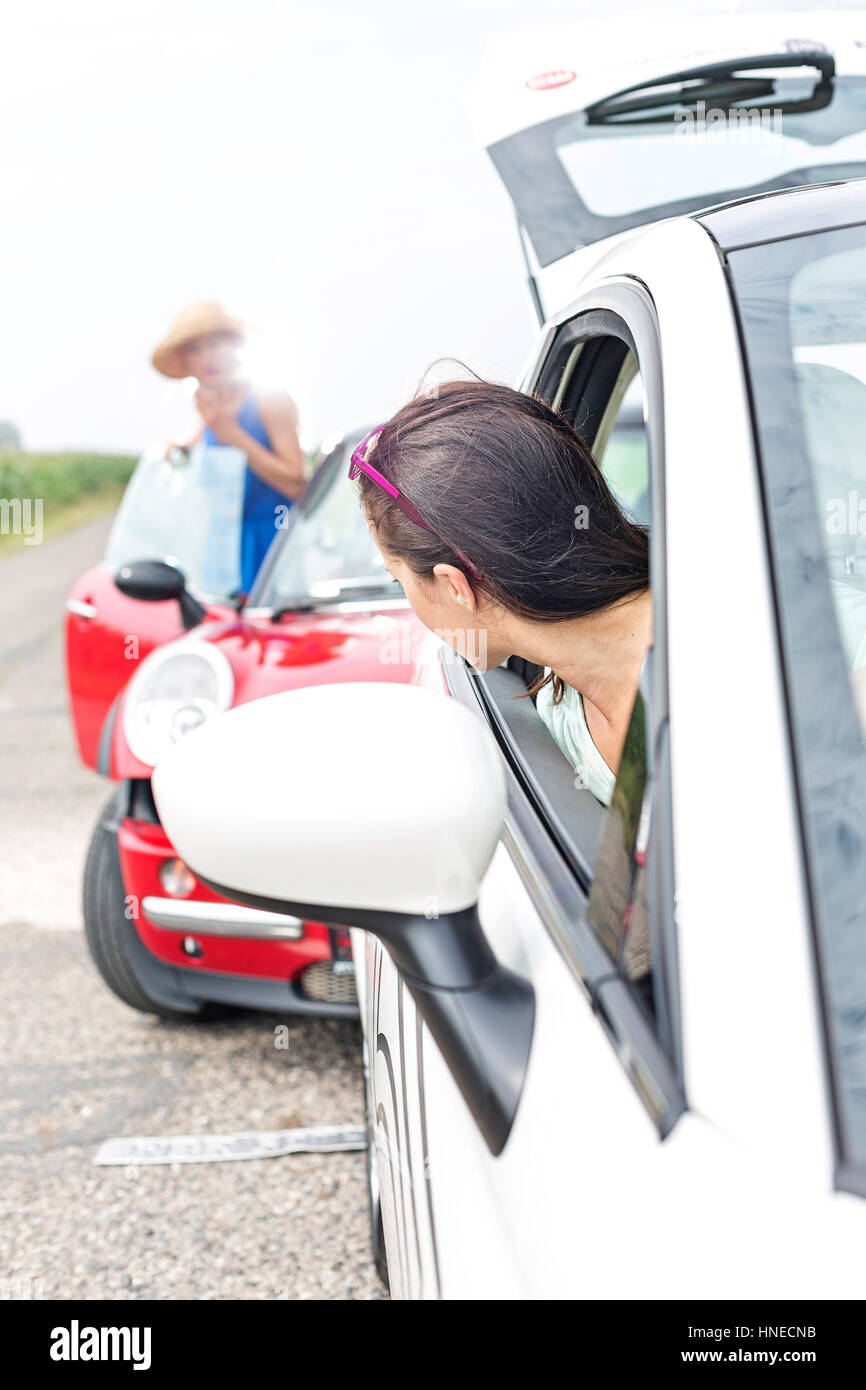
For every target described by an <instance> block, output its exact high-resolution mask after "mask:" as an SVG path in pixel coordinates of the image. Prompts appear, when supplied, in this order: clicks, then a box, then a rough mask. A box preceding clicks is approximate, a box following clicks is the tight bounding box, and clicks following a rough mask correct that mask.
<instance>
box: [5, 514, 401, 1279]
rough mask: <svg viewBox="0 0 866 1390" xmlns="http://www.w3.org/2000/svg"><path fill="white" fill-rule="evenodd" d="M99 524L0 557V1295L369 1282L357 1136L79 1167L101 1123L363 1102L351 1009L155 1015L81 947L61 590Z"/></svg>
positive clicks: (184, 1127)
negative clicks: (222, 1016)
mask: <svg viewBox="0 0 866 1390" xmlns="http://www.w3.org/2000/svg"><path fill="white" fill-rule="evenodd" d="M107 529H108V523H107V521H102V520H101V521H97V522H93V523H90V524H89V525H87V526H85V527H82V528H80V529H79V530H77V531H74V532H70V533H68V534H66V535H64V536H60V537H57V538H56V539H54V540H51V541H47V542H45V543H44V544H43V545H41V546H38V547H32V548H29V549H25V550H22V551H19V552H17V553H16V554H14V555H13V556H11V557H9V558H7V559H5V560H3V561H2V562H0V845H2V873H0V1117H2V1120H0V1298H9V1297H21V1296H27V1295H28V1294H30V1295H33V1294H36V1295H37V1296H42V1297H44V1298H46V1299H60V1298H84V1299H100V1298H108V1299H149V1298H155V1299H171V1298H194V1299H233V1298H244V1299H292V1300H293V1299H321V1298H326V1299H347V1298H351V1299H356V1298H361V1299H370V1298H382V1297H385V1294H384V1291H383V1289H382V1287H381V1285H380V1284H379V1282H378V1279H377V1277H376V1274H375V1271H374V1269H373V1266H372V1264H371V1261H370V1256H369V1244H368V1227H367V1209H366V1175H365V1159H364V1155H363V1154H360V1153H347V1154H317V1155H295V1156H291V1157H284V1158H273V1159H257V1160H252V1161H243V1162H229V1163H208V1164H188V1165H180V1164H175V1165H172V1166H167V1167H136V1168H128V1169H124V1168H95V1167H94V1166H93V1162H92V1160H93V1155H94V1153H95V1151H96V1149H97V1147H98V1145H99V1144H100V1143H101V1141H102V1140H103V1139H106V1138H109V1137H114V1136H133V1135H154V1134H159V1135H168V1134H196V1133H222V1132H225V1131H231V1130H244V1129H279V1128H283V1127H291V1126H296V1125H310V1124H334V1123H360V1122H361V1121H362V1119H363V1098H362V1090H361V1077H360V1034H359V1032H358V1029H357V1028H356V1027H355V1026H354V1025H350V1024H347V1023H343V1022H333V1021H329V1020H321V1021H320V1020H312V1021H305V1022H303V1023H301V1022H300V1021H296V1020H291V1019H286V1020H281V1019H279V1018H277V1017H271V1016H266V1015H261V1014H246V1015H243V1016H241V1017H239V1018H237V1019H234V1020H232V1021H230V1022H227V1023H221V1024H210V1025H197V1024H188V1025H178V1024H169V1023H163V1022H160V1021H159V1020H156V1019H151V1018H148V1017H146V1016H144V1015H141V1014H137V1013H135V1012H133V1011H132V1010H131V1009H128V1008H126V1007H125V1005H123V1004H121V1003H120V1002H119V1001H117V1000H116V999H115V998H114V997H113V996H112V995H111V994H110V993H109V991H108V990H107V989H106V988H105V986H104V985H103V984H102V982H101V980H100V979H99V977H98V976H97V974H96V971H95V970H94V968H93V967H92V965H91V963H90V960H89V957H88V955H87V951H86V948H85V945H84V939H83V932H82V928H81V910H80V892H81V870H82V865H83V860H84V853H85V849H86V846H87V842H88V839H89V836H90V831H91V828H92V825H93V823H94V821H95V819H96V817H97V814H98V812H99V810H100V808H101V806H102V804H103V802H104V801H105V800H106V799H107V796H108V793H109V791H110V787H109V785H108V784H107V783H106V782H105V781H104V780H103V779H102V778H99V777H97V776H96V775H95V774H92V773H89V772H87V771H86V770H85V769H84V768H82V767H81V766H80V764H79V763H78V760H77V755H76V752H75V748H74V742H73V736H72V732H71V728H70V726H69V721H68V715H67V711H66V703H65V691H64V684H63V672H62V655H63V654H62V607H63V600H64V598H65V595H66V593H67V591H68V589H69V587H70V585H71V583H72V581H73V580H74V579H75V577H76V576H77V575H78V574H79V573H81V571H82V570H84V569H86V568H87V566H88V565H89V564H91V563H93V561H94V560H95V559H96V558H98V556H99V555H100V554H101V551H102V548H103V544H104V540H105V536H106V534H107ZM281 1022H287V1023H288V1024H289V1037H290V1045H289V1047H288V1049H287V1050H286V1049H280V1048H277V1047H276V1046H275V1031H274V1030H275V1027H277V1026H278V1025H279V1024H280V1023H281Z"/></svg>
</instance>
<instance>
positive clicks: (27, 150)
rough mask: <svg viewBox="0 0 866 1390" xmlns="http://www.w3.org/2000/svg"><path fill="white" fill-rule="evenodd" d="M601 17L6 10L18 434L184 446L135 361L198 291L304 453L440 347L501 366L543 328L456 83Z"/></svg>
mask: <svg viewBox="0 0 866 1390" xmlns="http://www.w3.org/2000/svg"><path fill="white" fill-rule="evenodd" d="M842 7H843V8H856V6H853V5H852V6H842ZM630 8H633V6H629V5H628V4H625V5H623V4H613V5H606V6H605V12H606V13H611V12H612V11H616V10H620V11H627V10H628V9H630ZM687 8H688V9H689V10H690V11H691V12H694V11H695V10H697V9H701V10H703V9H709V10H712V9H719V8H729V9H736V8H738V6H737V5H736V4H732V5H729V6H727V7H724V6H721V5H719V4H715V5H702V4H697V5H696V4H691V5H689V6H688V7H687ZM741 8H760V9H788V10H794V9H803V8H808V6H802V5H801V6H798V5H796V4H787V5H773V4H770V3H767V4H762V5H760V6H742V7H741ZM593 11H594V7H591V6H589V5H586V4H580V3H578V4H575V3H573V2H572V3H564V2H563V0H532V3H531V4H530V3H529V0H522V3H514V0H489V2H488V0H436V3H435V4H429V5H426V4H425V5H412V4H411V3H407V2H406V0H402V3H399V2H398V0H357V2H356V3H350V0H281V3H270V2H269V0H243V3H242V2H241V0H231V3H228V2H227V0H146V3H143V2H142V0H133V2H132V3H129V0H120V3H119V2H118V0H75V2H74V3H69V0H27V3H26V4H24V3H20V4H18V5H17V6H15V14H14V17H13V14H12V7H11V6H6V13H5V17H4V19H3V20H2V22H0V33H2V34H3V38H4V43H3V85H2V109H3V122H2V129H3V132H4V134H3V159H2V168H0V199H2V204H0V212H2V244H3V260H2V265H0V295H2V298H0V309H2V312H0V327H2V333H0V419H2V418H5V419H9V420H12V421H13V422H14V423H16V424H17V425H18V427H19V429H20V430H21V432H22V434H23V436H24V442H25V444H26V445H27V446H28V447H30V448H48V447H96V448H122V449H128V450H132V451H137V450H139V449H140V448H142V447H144V446H145V445H148V444H151V443H156V442H161V441H163V440H165V439H167V438H172V437H175V438H176V437H177V436H178V434H179V433H181V434H182V433H183V432H184V431H185V430H188V429H189V427H190V424H191V420H192V415H191V407H190V403H189V391H188V389H187V388H186V387H185V386H181V385H178V384H176V383H175V384H172V383H168V382H164V381H163V380H162V379H161V378H159V377H158V376H157V375H156V374H155V373H154V372H153V370H152V369H151V368H150V366H149V361H148V359H149V353H150V350H151V348H152V346H153V344H154V343H155V341H156V340H157V339H158V338H159V337H160V335H161V334H162V333H163V332H164V330H165V329H166V327H167V326H168V322H169V320H170V318H171V316H172V315H173V313H174V312H175V310H176V309H177V308H178V307H179V306H180V305H181V304H183V303H184V302H186V301H188V300H190V299H196V298H217V299H221V300H223V302H224V303H225V304H226V305H227V307H228V308H229V309H230V310H231V311H233V312H234V313H237V314H240V315H241V316H244V317H246V318H248V319H249V320H252V321H253V322H254V323H255V324H256V325H257V326H258V327H259V328H260V330H261V334H262V348H263V349H267V351H266V352H265V351H263V352H262V353H261V354H260V355H261V356H262V357H263V358H265V361H264V365H263V371H264V372H265V373H266V374H267V376H268V377H269V378H270V379H271V381H277V380H278V381H280V382H281V383H282V384H284V385H285V386H286V387H288V389H289V390H290V391H291V392H292V394H293V395H294V396H295V398H296V400H297V401H298V404H299V406H300V409H301V418H302V434H303V437H304V440H305V442H306V443H307V444H309V445H311V444H313V443H315V442H316V441H317V440H318V439H319V438H320V437H321V436H322V435H323V434H324V433H327V432H330V431H331V430H333V429H337V428H344V427H345V428H348V427H350V426H354V425H356V424H364V423H365V422H367V421H371V420H378V419H379V418H382V417H383V416H385V415H386V414H388V413H389V412H390V411H392V410H393V409H395V408H396V407H397V406H398V405H399V404H401V403H402V401H403V400H404V399H405V398H406V397H407V396H408V395H409V394H410V393H411V391H412V390H413V388H414V386H415V384H416V382H417V380H418V378H419V376H420V374H421V373H422V371H423V369H424V368H425V366H426V365H427V364H428V363H429V362H430V361H431V360H432V359H434V358H436V357H438V356H440V355H446V354H447V355H456V356H458V357H462V358H463V359H465V360H466V361H468V362H469V363H470V364H471V365H472V366H474V367H475V368H477V369H479V370H481V371H483V372H485V373H487V374H489V375H492V376H495V377H499V378H503V379H506V380H508V379H513V377H514V375H515V372H516V370H517V368H518V367H519V365H520V363H521V361H522V360H523V358H524V357H525V355H526V352H527V350H528V348H529V346H530V343H531V341H532V332H533V330H532V318H531V314H530V310H529V303H528V297H527V295H526V291H525V288H524V280H523V268H522V262H521V258H520V254H519V248H518V243H517V237H516V233H515V230H514V223H513V219H512V214H511V210H510V204H509V203H508V201H507V198H506V195H505V193H504V192H503V191H502V190H501V189H500V186H499V184H498V182H497V179H496V176H495V174H494V173H493V170H492V168H491V167H490V166H489V164H488V161H487V157H486V156H485V155H484V153H483V151H482V150H480V149H478V148H476V146H475V144H474V141H473V137H472V133H471V130H470V127H469V124H468V120H467V116H466V114H465V110H464V106H463V94H464V92H465V89H466V87H467V84H468V83H469V82H470V81H471V79H472V78H473V76H474V74H475V70H476V67H477V64H478V60H479V56H480V53H481V49H482V47H483V44H484V42H485V40H486V38H487V37H488V36H489V35H491V34H493V33H496V32H500V31H503V30H509V29H515V28H517V29H519V28H521V27H524V26H526V25H527V24H531V25H532V26H533V27H536V26H540V25H542V24H548V23H557V22H565V21H571V20H574V19H575V18H579V17H580V15H581V13H584V14H586V15H589V14H590V13H593ZM595 13H598V11H597V10H595Z"/></svg>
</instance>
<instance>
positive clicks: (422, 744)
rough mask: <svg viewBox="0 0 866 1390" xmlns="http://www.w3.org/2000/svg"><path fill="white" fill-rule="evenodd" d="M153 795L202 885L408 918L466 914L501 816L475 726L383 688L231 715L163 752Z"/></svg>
mask: <svg viewBox="0 0 866 1390" xmlns="http://www.w3.org/2000/svg"><path fill="white" fill-rule="evenodd" d="M153 788H154V795H155V797H156V802H157V806H158V807H159V813H160V817H161V819H162V823H163V825H164V827H165V830H166V832H167V833H168V836H169V838H170V839H171V841H172V843H173V844H174V845H175V847H176V849H177V850H178V853H179V854H180V855H181V856H182V858H183V859H185V860H186V862H187V863H188V864H189V865H190V866H191V868H192V869H193V870H194V871H195V872H196V873H198V874H200V875H201V876H202V877H203V878H205V879H208V880H210V881H211V882H216V883H219V884H221V885H224V886H225V887H226V888H227V889H229V890H230V889H232V888H235V889H237V890H239V891H243V892H247V893H254V894H256V895H258V896H260V897H263V898H271V899H279V900H291V901H293V902H301V903H318V904H321V905H323V906H329V907H334V908H341V907H346V908H359V909H372V910H374V911H388V912H401V913H407V914H412V915H418V916H422V917H424V916H426V917H438V916H441V915H443V914H446V913H451V912H459V911H461V910H463V909H465V908H468V907H471V906H473V905H474V904H475V903H476V902H477V899H478V889H479V886H480V883H481V880H482V878H483V876H484V874H485V872H486V870H487V867H488V865H489V863H490V860H491V858H492V856H493V852H494V850H495V848H496V843H497V840H498V838H499V832H500V829H501V826H502V820H503V817H504V813H505V778H504V774H503V770H502V763H501V758H500V755H499V751H498V749H497V746H496V743H495V740H494V739H493V736H492V734H491V733H490V732H489V730H488V729H487V728H486V726H485V725H484V724H483V723H482V721H481V719H480V718H479V717H476V716H474V715H473V714H471V713H470V712H469V711H468V710H467V709H465V708H464V707H463V706H462V705H460V704H458V703H457V702H456V701H454V700H451V699H448V698H447V697H445V696H444V695H439V694H437V693H435V692H433V691H429V690H425V689H422V688H420V687H419V686H406V685H398V684H396V683H394V682H382V683H360V682H359V683H350V684H345V685H324V686H314V687H308V688H306V689H303V690H291V691H287V692H285V693H284V694H280V695H272V696H268V697H267V698H265V699H262V700H257V701H254V702H251V703H249V704H246V705H240V706H238V707H237V708H236V709H233V710H231V711H229V712H228V713H227V714H225V715H223V716H222V717H218V718H215V719H213V720H211V721H209V722H208V724H206V725H205V726H204V727H202V728H201V729H197V730H195V731H194V732H193V733H191V734H189V735H187V737H186V738H185V739H183V740H182V741H181V742H180V743H178V744H177V745H176V746H174V747H173V748H172V749H171V750H170V751H169V752H167V753H166V755H165V756H164V757H163V758H162V759H161V761H160V762H159V765H158V767H157V769H156V772H155V774H154V778H153Z"/></svg>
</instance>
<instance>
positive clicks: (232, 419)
mask: <svg viewBox="0 0 866 1390" xmlns="http://www.w3.org/2000/svg"><path fill="white" fill-rule="evenodd" d="M246 337H247V327H246V325H245V324H243V323H241V321H240V320H239V319H235V318H231V317H230V315H229V314H227V313H226V311H225V309H223V308H222V306H221V305H220V304H216V303H213V302H212V301H210V300H200V301H198V302H196V303H195V304H188V305H187V306H186V308H184V309H181V311H180V313H179V314H178V315H177V317H176V318H175V320H174V323H173V324H172V326H171V328H170V329H169V331H168V333H167V334H166V336H165V337H164V338H163V340H162V342H161V343H160V344H159V345H158V346H157V348H156V349H155V351H154V353H153V356H152V358H151V361H152V363H153V365H154V367H155V368H156V370H157V371H158V372H161V373H162V375H163V376H167V377H173V378H175V379H178V380H180V379H183V378H185V377H195V378H196V380H197V381H198V390H197V391H196V393H195V404H196V409H197V410H198V413H199V415H200V416H201V420H202V425H201V429H200V430H199V433H198V435H197V436H196V439H197V440H198V439H200V440H201V441H202V442H203V443H204V444H211V445H213V444H231V445H234V447H235V448H237V449H242V450H243V452H244V453H245V454H246V456H247V470H246V477H245V480H244V505H243V522H242V527H241V544H240V552H241V588H242V589H243V591H244V592H245V593H249V591H250V589H251V588H252V583H253V580H254V579H255V576H256V573H257V571H258V568H259V566H260V564H261V562H262V560H263V559H264V557H265V554H266V552H267V549H268V546H269V545H270V543H271V541H272V540H273V538H274V532H275V529H276V525H277V518H278V517H283V516H284V515H285V512H283V511H279V510H278V509H279V508H284V507H286V506H287V505H289V506H291V503H292V502H293V500H294V499H295V498H296V497H297V496H298V494H299V493H300V492H301V491H302V489H303V487H304V455H303V453H302V451H301V446H300V444H299V442H298V410H297V406H296V405H295V403H294V401H293V400H292V398H291V396H290V395H289V394H288V393H287V392H285V391H268V392H258V393H254V392H253V391H252V390H251V388H250V385H249V383H248V382H246V381H244V380H243V379H242V377H241V368H240V362H239V357H238V351H239V348H240V347H241V345H242V343H243V342H244V341H245V339H246Z"/></svg>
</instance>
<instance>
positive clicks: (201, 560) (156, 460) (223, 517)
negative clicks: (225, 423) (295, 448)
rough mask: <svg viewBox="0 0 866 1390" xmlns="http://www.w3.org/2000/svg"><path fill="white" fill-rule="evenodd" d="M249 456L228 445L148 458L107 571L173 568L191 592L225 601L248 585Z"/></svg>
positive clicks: (136, 476)
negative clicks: (243, 546)
mask: <svg viewBox="0 0 866 1390" xmlns="http://www.w3.org/2000/svg"><path fill="white" fill-rule="evenodd" d="M245 474H246V456H245V455H244V454H243V453H242V452H241V450H240V449H235V448H231V447H229V446H225V445H209V446H205V445H198V446H197V447H196V448H194V449H192V450H189V451H188V452H184V451H180V450H178V451H176V453H175V455H174V456H173V460H169V459H167V458H166V457H165V455H164V454H163V453H161V452H159V451H153V452H149V453H146V454H144V456H143V457H142V458H141V459H140V460H139V462H138V463H137V465H136V467H135V471H134V473H133V475H132V477H131V478H130V480H129V484H128V486H127V489H126V491H125V493H124V494H123V500H122V502H121V504H120V507H119V509H118V512H117V516H116V517H115V520H114V525H113V526H112V528H111V535H110V536H109V539H108V546H107V548H106V552H105V563H106V564H107V565H109V566H110V567H111V568H112V569H113V570H117V569H118V568H119V567H120V566H121V565H126V564H130V563H131V562H132V561H134V560H167V561H168V562H169V563H170V564H174V565H176V566H177V568H178V569H180V570H181V571H182V573H183V575H184V578H185V579H186V582H187V586H188V587H189V588H190V589H192V590H193V591H194V592H195V593H198V594H201V595H203V596H206V597H208V598H215V599H224V598H229V597H230V596H231V595H232V594H234V593H236V592H237V591H238V589H239V588H240V585H241V574H240V546H239V543H238V537H239V536H240V530H241V514H242V511H243V498H244V477H245Z"/></svg>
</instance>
